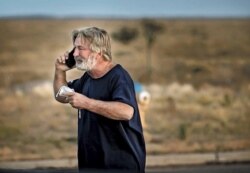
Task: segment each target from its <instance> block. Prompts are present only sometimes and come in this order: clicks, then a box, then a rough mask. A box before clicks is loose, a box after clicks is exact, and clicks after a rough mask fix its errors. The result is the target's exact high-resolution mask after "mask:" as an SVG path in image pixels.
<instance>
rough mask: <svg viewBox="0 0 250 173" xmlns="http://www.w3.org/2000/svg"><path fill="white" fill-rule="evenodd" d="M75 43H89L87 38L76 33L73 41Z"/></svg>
mask: <svg viewBox="0 0 250 173" xmlns="http://www.w3.org/2000/svg"><path fill="white" fill-rule="evenodd" d="M74 44H75V45H79V46H80V45H81V46H88V45H89V41H88V40H87V39H85V38H84V37H81V36H80V35H78V36H77V37H76V39H75V41H74Z"/></svg>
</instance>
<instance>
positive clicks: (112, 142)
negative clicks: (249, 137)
mask: <svg viewBox="0 0 250 173" xmlns="http://www.w3.org/2000/svg"><path fill="white" fill-rule="evenodd" d="M72 37H73V42H74V43H73V44H74V54H73V55H74V59H75V61H76V65H75V66H76V68H77V69H79V70H83V71H85V73H84V74H83V76H82V77H81V78H79V79H76V80H74V81H71V82H67V81H66V71H68V70H70V68H69V67H67V66H66V65H65V61H66V60H67V58H68V53H65V54H64V55H63V56H60V57H59V58H57V60H56V62H55V78H54V93H55V96H56V100H57V101H59V102H61V103H69V104H71V106H72V107H73V108H76V109H78V166H79V169H80V170H83V169H88V170H89V169H98V170H99V169H102V170H103V169H105V170H106V169H109V170H129V171H130V172H133V171H135V172H144V170H145V142H144V137H143V133H142V126H141V120H140V115H139V110H138V106H137V102H136V97H135V91H134V85H133V81H132V79H131V77H130V76H129V74H128V73H127V71H126V70H124V68H123V67H122V66H121V65H119V64H114V63H113V62H112V56H111V45H110V37H109V35H108V33H107V32H106V31H105V30H103V29H99V28H96V27H88V28H84V29H81V30H79V31H73V36H72ZM62 86H68V87H70V88H72V89H73V90H74V91H75V92H72V93H70V94H68V95H67V96H66V97H63V96H60V95H59V96H58V95H57V93H58V91H59V90H60V88H61V87H62Z"/></svg>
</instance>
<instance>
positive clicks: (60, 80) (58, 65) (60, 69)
mask: <svg viewBox="0 0 250 173" xmlns="http://www.w3.org/2000/svg"><path fill="white" fill-rule="evenodd" d="M67 58H68V54H67V53H65V54H64V55H63V56H60V57H58V58H57V59H56V62H55V76H54V83H53V87H54V97H55V99H56V100H57V101H59V102H61V103H68V100H67V99H66V97H61V96H57V95H56V94H57V93H58V91H59V89H60V88H61V87H62V86H63V85H65V86H67V81H66V71H67V70H69V69H70V68H69V67H67V66H66V65H65V60H66V59H67Z"/></svg>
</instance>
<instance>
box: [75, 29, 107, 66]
mask: <svg viewBox="0 0 250 173" xmlns="http://www.w3.org/2000/svg"><path fill="white" fill-rule="evenodd" d="M77 37H80V38H81V39H82V40H84V41H86V40H87V41H88V42H89V43H90V50H92V51H94V52H97V53H101V54H102V55H103V57H104V59H105V60H107V61H111V60H112V55H111V43H110V37H109V35H108V33H107V32H106V31H105V30H104V29H100V28H97V27H86V28H83V29H80V30H74V31H73V32H72V40H73V42H74V41H75V39H76V38H77Z"/></svg>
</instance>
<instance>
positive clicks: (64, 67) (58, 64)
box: [55, 51, 71, 71]
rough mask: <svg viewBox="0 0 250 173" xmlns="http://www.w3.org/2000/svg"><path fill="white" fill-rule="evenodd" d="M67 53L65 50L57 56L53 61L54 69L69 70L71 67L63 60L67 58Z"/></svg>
mask: <svg viewBox="0 0 250 173" xmlns="http://www.w3.org/2000/svg"><path fill="white" fill-rule="evenodd" d="M68 55H69V52H68V51H67V52H65V53H64V54H63V55H61V56H59V57H58V58H57V59H56V62H55V67H56V70H60V71H68V70H70V69H71V68H69V67H68V66H67V65H66V64H65V62H66V60H67V59H68Z"/></svg>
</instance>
